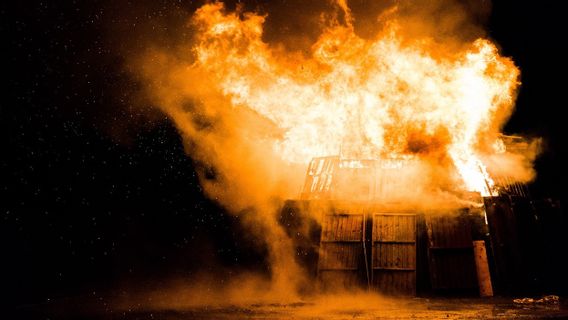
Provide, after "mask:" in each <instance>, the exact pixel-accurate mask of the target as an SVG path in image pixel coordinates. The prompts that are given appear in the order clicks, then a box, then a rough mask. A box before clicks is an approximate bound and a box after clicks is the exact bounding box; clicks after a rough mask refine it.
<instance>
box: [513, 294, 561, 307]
mask: <svg viewBox="0 0 568 320" xmlns="http://www.w3.org/2000/svg"><path fill="white" fill-rule="evenodd" d="M513 302H514V303H517V304H553V305H557V304H559V303H560V298H559V297H558V296H556V295H548V296H544V297H542V298H540V299H533V298H521V299H513Z"/></svg>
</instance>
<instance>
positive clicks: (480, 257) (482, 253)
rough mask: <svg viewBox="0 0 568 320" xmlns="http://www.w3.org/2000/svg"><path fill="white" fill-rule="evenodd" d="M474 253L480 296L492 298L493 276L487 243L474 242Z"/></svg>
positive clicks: (481, 241)
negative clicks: (490, 269)
mask: <svg viewBox="0 0 568 320" xmlns="http://www.w3.org/2000/svg"><path fill="white" fill-rule="evenodd" d="M473 253H474V256H475V269H476V271H477V282H478V284H479V295H480V296H481V297H492V296H493V287H492V286H491V275H490V273H489V264H488V263H487V251H486V250H485V241H483V240H477V241H473Z"/></svg>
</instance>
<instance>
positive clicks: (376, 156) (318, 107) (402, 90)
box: [141, 1, 538, 294]
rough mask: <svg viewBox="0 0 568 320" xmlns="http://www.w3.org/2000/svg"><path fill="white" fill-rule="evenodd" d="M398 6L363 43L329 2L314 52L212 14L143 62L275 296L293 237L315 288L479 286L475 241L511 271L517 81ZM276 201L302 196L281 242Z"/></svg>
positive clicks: (526, 168) (522, 172)
mask: <svg viewBox="0 0 568 320" xmlns="http://www.w3.org/2000/svg"><path fill="white" fill-rule="evenodd" d="M405 5H406V6H411V5H409V4H399V6H400V7H399V6H397V5H394V6H393V7H392V8H390V9H387V10H384V12H382V13H381V15H380V17H379V18H380V21H381V23H380V24H377V27H376V30H371V31H369V30H367V33H371V34H372V35H367V36H365V37H363V36H361V35H360V34H359V33H358V32H357V30H356V27H355V25H354V21H355V18H354V17H353V15H352V13H351V10H350V8H349V7H348V6H347V3H346V1H335V2H333V3H332V4H331V6H332V7H333V8H332V9H331V10H330V13H329V15H326V14H323V15H321V17H320V18H321V19H320V20H321V21H320V20H318V21H320V22H321V23H320V24H321V25H320V29H321V34H319V36H318V37H317V39H315V40H314V41H313V42H310V45H309V46H308V47H307V48H304V49H305V50H304V51H301V50H299V51H291V50H288V49H286V48H285V47H284V46H283V45H282V43H279V42H278V41H275V42H276V43H270V42H269V41H268V40H267V39H266V37H264V24H265V22H266V21H268V19H269V18H268V17H267V16H266V15H261V14H256V13H251V12H244V11H243V10H242V8H237V10H236V12H229V11H227V10H226V9H225V7H224V5H223V4H222V3H210V4H206V5H204V6H202V7H201V8H199V9H198V10H197V11H196V12H195V14H194V16H193V18H192V20H191V28H193V29H192V30H194V31H195V34H194V35H193V37H192V43H191V46H190V48H189V49H188V48H187V47H183V48H181V50H180V51H179V52H176V53H175V54H171V53H170V52H166V53H164V52H162V51H160V50H159V49H158V50H156V51H152V52H151V53H150V54H148V56H147V57H146V59H145V60H144V61H145V63H144V64H143V66H142V68H141V69H142V71H141V72H142V74H143V75H144V76H145V77H146V79H148V82H149V83H150V84H149V87H150V89H151V90H149V91H150V92H151V95H152V96H153V98H154V99H155V100H156V101H157V104H158V105H159V106H160V107H161V108H162V110H163V111H164V112H165V113H166V114H168V115H169V116H170V117H171V118H172V119H173V120H174V121H175V123H176V125H177V126H178V127H179V129H180V131H181V132H182V133H183V135H184V137H186V139H187V141H188V149H189V152H191V154H192V156H193V157H194V159H196V161H197V162H199V163H204V164H206V165H204V168H206V169H204V170H203V171H204V172H203V173H202V176H201V181H202V184H203V186H204V190H205V192H206V193H207V194H208V195H210V196H211V197H212V198H214V199H216V200H217V201H219V202H220V203H221V204H222V205H224V206H226V207H227V208H228V209H229V210H230V211H231V212H234V213H239V212H242V211H243V210H249V211H252V212H255V213H256V215H255V216H254V217H255V218H254V219H250V222H249V223H250V224H252V225H253V226H252V227H251V230H253V231H255V232H256V233H257V234H258V236H259V238H262V239H263V240H264V241H265V242H266V243H267V246H268V247H269V249H268V251H269V256H270V260H271V261H272V262H273V263H274V264H275V265H277V267H274V268H273V270H277V271H275V273H276V272H279V271H281V272H280V273H281V275H282V277H278V276H275V278H278V279H280V280H282V281H280V282H281V283H284V284H285V283H287V282H288V281H287V280H290V279H286V275H285V273H286V272H288V273H291V272H289V271H284V270H286V268H288V267H289V266H290V264H289V263H288V262H286V261H284V260H286V259H284V257H286V256H287V255H288V256H289V255H290V252H289V251H290V250H289V249H290V247H291V246H289V245H288V244H287V241H288V240H291V241H292V242H293V244H295V246H296V249H297V250H296V252H295V255H294V256H296V257H298V256H300V257H304V258H305V259H304V260H305V261H307V263H306V265H307V268H308V270H309V272H308V273H311V274H314V275H316V277H317V278H318V279H319V280H318V281H319V282H320V283H321V284H322V286H324V287H326V286H330V287H333V286H335V285H339V286H340V287H345V286H347V287H349V286H352V285H361V284H362V285H363V286H368V287H375V288H378V290H379V291H383V292H401V293H407V294H414V293H415V292H417V291H420V290H421V288H426V287H428V288H432V289H435V290H438V289H439V290H446V289H447V290H453V289H471V288H475V287H476V286H477V280H476V272H475V268H476V264H475V262H474V255H473V253H474V245H473V241H475V240H478V241H481V240H483V241H486V242H487V244H488V245H487V248H488V249H489V250H488V252H490V253H495V254H493V255H492V254H490V255H489V256H490V260H491V259H494V261H490V262H491V264H493V263H494V264H495V265H500V266H501V267H500V269H499V268H497V269H499V270H497V272H496V275H497V276H496V277H495V281H501V279H505V278H506V277H505V276H504V275H505V274H511V272H508V271H503V270H508V269H510V267H509V266H505V264H506V263H500V261H499V259H500V257H501V256H506V255H507V254H506V253H505V252H504V250H505V249H503V248H504V247H506V246H505V245H501V244H503V243H504V242H503V241H502V239H512V238H514V237H512V236H511V237H509V236H503V237H502V238H499V237H500V236H501V235H503V234H505V233H507V232H509V231H506V224H503V223H502V221H501V220H502V219H501V218H498V216H499V215H503V214H502V212H505V211H506V210H505V209H504V208H507V207H512V206H511V205H510V204H511V203H512V201H513V200H511V199H525V200H519V203H521V202H523V203H527V205H526V206H525V205H523V206H524V207H523V208H525V209H526V208H528V207H530V205H529V204H530V201H529V202H527V201H528V200H526V199H528V197H527V192H526V188H525V187H524V184H525V183H527V182H529V181H531V180H532V179H533V178H534V176H535V173H534V170H533V167H532V162H533V160H534V158H535V156H536V154H537V153H538V143H535V142H532V141H528V140H525V139H522V138H517V137H513V136H504V135H503V134H502V129H503V127H504V125H505V124H506V122H507V120H508V119H509V117H510V115H511V114H512V112H513V110H514V105H515V98H516V93H517V90H518V87H519V85H520V83H519V73H520V71H519V69H518V68H517V67H516V66H515V64H514V62H513V61H512V59H510V58H508V57H504V56H501V55H500V53H499V50H498V48H497V46H496V45H495V44H493V43H492V42H491V41H490V40H488V39H485V38H483V36H482V35H480V37H477V38H471V37H469V38H464V39H461V38H460V37H459V36H458V35H456V36H455V37H450V38H447V37H446V38H444V37H437V36H436V35H434V34H423V33H416V32H415V31H416V29H417V28H418V29H420V28H421V27H423V26H425V24H427V22H425V19H423V17H419V19H416V17H414V18H412V17H410V18H409V16H408V14H407V13H406V14H405V13H404V12H405V11H404V10H406V9H408V8H406V9H405V8H404V6H405ZM462 22H463V23H465V24H467V22H466V21H462ZM457 25H460V24H457ZM426 29H427V30H436V28H434V29H432V28H426ZM457 39H458V40H457ZM189 53H190V54H189ZM185 55H188V56H190V57H191V58H188V59H187V60H184V58H183V57H185ZM306 167H307V175H305V172H306ZM211 168H212V170H211ZM211 171H213V172H214V174H210V172H211ZM304 177H305V179H304ZM302 179H304V184H303V188H302V189H301V191H300V192H299V195H298V192H297V191H298V186H299V184H300V183H301V182H299V181H301V180H302ZM505 198H507V199H509V200H507V201H509V202H508V203H509V204H505V202H503V201H501V200H500V199H505ZM274 199H279V200H284V199H297V200H293V201H288V202H286V205H285V207H284V209H283V210H281V212H282V214H281V217H280V221H279V222H280V225H283V226H284V230H282V228H280V227H278V225H279V224H278V223H276V221H274V215H272V214H271V213H272V212H274V210H277V209H278V208H276V209H275V207H278V205H274V203H275V201H274ZM515 201H516V200H515ZM501 204H503V205H501ZM525 209H523V210H525ZM527 210H528V209H527ZM527 210H525V211H526V212H529V211H530V210H529V211H527ZM492 221H495V223H492ZM498 221H501V222H498ZM259 225H260V227H259ZM258 230H261V231H258ZM488 234H489V235H490V236H488ZM286 237H288V239H287V238H286ZM498 238H499V239H501V240H499V239H498ZM493 240H494V241H493ZM489 242H491V243H489ZM499 250H501V251H503V252H501V253H499ZM511 256H515V254H514V253H513V254H511ZM509 260H510V259H509ZM518 261H520V260H518ZM278 270H279V271H278ZM292 274H293V275H292V276H291V277H293V276H295V275H296V274H294V273H292ZM507 281H509V282H515V281H514V280H507Z"/></svg>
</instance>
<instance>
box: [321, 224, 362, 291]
mask: <svg viewBox="0 0 568 320" xmlns="http://www.w3.org/2000/svg"><path fill="white" fill-rule="evenodd" d="M364 220H365V219H364V216H363V215H362V214H327V215H325V216H324V218H323V223H322V232H321V241H320V256H319V262H318V277H319V279H320V284H321V286H322V288H323V289H324V290H325V289H332V290H333V289H345V288H353V287H357V286H360V285H361V284H362V282H363V281H362V279H361V271H362V270H364V268H365V263H364V256H363V238H364Z"/></svg>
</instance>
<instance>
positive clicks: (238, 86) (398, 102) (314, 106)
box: [192, 1, 519, 195]
mask: <svg viewBox="0 0 568 320" xmlns="http://www.w3.org/2000/svg"><path fill="white" fill-rule="evenodd" d="M338 4H339V6H340V7H341V8H342V9H343V10H344V12H345V17H346V18H345V20H346V22H345V23H344V24H343V25H342V24H339V23H336V24H335V25H334V26H333V27H330V28H327V29H326V30H325V32H324V33H323V34H322V35H321V36H320V38H319V40H318V41H317V42H316V43H315V44H314V45H313V47H312V51H311V54H310V55H309V57H304V56H301V55H299V54H298V55H294V54H290V53H285V52H283V51H282V50H278V49H274V48H271V47H270V46H269V45H268V44H267V43H265V42H263V39H262V33H263V22H264V19H265V17H263V16H260V15H256V14H251V13H245V14H238V13H226V12H224V9H223V5H222V4H220V3H214V4H209V5H205V6H203V7H202V8H200V9H199V10H198V11H197V12H196V14H195V16H194V23H195V24H196V26H197V28H198V30H199V33H198V36H197V42H196V45H195V47H194V49H195V53H196V62H195V63H194V65H193V66H192V67H193V68H198V69H200V70H201V71H203V72H204V73H205V74H206V75H208V76H209V77H211V79H212V80H213V83H216V84H217V85H218V90H220V91H221V92H222V93H223V94H224V95H225V96H227V97H229V98H230V101H231V103H232V105H233V106H234V107H236V108H250V109H251V110H254V111H255V112H256V113H258V114H259V115H260V116H262V117H264V118H266V119H269V120H270V121H272V122H273V123H274V124H275V126H276V127H278V128H279V129H280V132H279V136H278V137H276V138H275V137H266V139H272V140H273V141H271V143H272V144H273V148H274V150H275V151H276V152H277V153H278V154H279V155H280V157H281V158H283V159H285V160H286V161H288V162H292V163H307V162H308V161H310V159H311V158H313V157H317V156H327V155H341V156H343V157H347V158H359V159H378V158H393V157H429V156H432V155H435V156H436V157H437V159H439V161H448V162H449V163H451V164H453V167H454V168H455V169H457V172H458V173H459V176H460V177H461V180H462V182H463V186H462V187H464V188H465V189H466V190H470V191H477V192H480V193H481V194H483V195H490V194H492V193H493V192H494V191H493V190H492V189H493V182H492V180H491V178H490V177H489V175H488V173H487V170H486V168H485V166H484V164H483V163H482V161H481V160H480V159H481V154H482V153H487V152H497V151H498V150H497V149H496V148H494V147H493V146H497V145H499V141H498V139H499V136H498V134H499V130H500V129H501V127H502V126H503V125H504V123H505V121H506V120H507V119H508V117H509V115H510V114H511V112H512V109H513V107H514V100H515V94H516V89H517V87H518V85H519V82H518V77H519V70H518V68H517V67H516V66H515V65H514V63H513V62H512V60H511V59H509V58H506V57H502V56H500V55H499V53H498V50H497V48H496V47H495V45H494V44H493V43H491V41H489V40H487V39H478V40H476V41H474V42H473V43H470V44H469V45H468V46H467V47H466V48H465V49H461V50H459V51H458V52H452V53H448V52H447V50H445V52H442V53H440V52H441V51H443V50H439V49H440V47H442V45H441V44H436V43H434V42H433V41H429V40H427V39H426V40H425V39H419V40H413V41H406V39H404V38H403V37H402V36H400V33H399V30H400V27H399V26H398V25H397V23H396V21H393V22H391V23H390V24H389V25H388V26H387V27H386V28H385V30H382V31H381V32H380V33H378V34H377V35H376V37H374V38H373V39H371V40H368V39H363V38H361V37H359V36H358V35H357V34H356V33H355V32H354V29H353V27H352V24H351V22H350V21H351V19H352V18H351V16H350V12H349V9H348V8H347V5H346V4H345V1H339V3H338Z"/></svg>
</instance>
